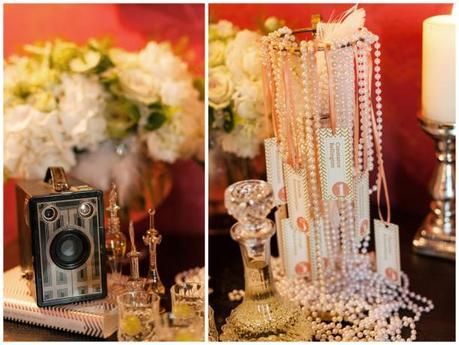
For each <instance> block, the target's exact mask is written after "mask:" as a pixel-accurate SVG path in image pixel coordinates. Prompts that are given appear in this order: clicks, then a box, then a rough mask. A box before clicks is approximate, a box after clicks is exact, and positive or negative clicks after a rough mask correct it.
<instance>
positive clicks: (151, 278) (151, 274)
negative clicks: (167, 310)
mask: <svg viewBox="0 0 459 345" xmlns="http://www.w3.org/2000/svg"><path fill="white" fill-rule="evenodd" d="M148 213H149V215H150V228H149V229H148V230H147V232H146V233H145V235H144V236H143V237H142V239H143V243H144V244H145V245H146V246H148V253H149V257H150V268H149V269H148V275H147V279H146V281H145V290H146V291H147V292H154V293H155V294H157V295H158V296H160V297H163V296H164V294H165V293H166V289H165V287H164V285H163V283H162V282H161V279H160V278H159V273H158V267H157V265H156V257H157V255H156V246H157V245H159V244H160V243H161V238H162V237H161V235H160V234H159V232H158V231H157V230H156V229H155V210H149V211H148Z"/></svg>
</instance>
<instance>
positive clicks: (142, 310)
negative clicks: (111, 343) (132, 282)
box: [117, 291, 159, 341]
mask: <svg viewBox="0 0 459 345" xmlns="http://www.w3.org/2000/svg"><path fill="white" fill-rule="evenodd" d="M117 301H118V340H119V341H150V340H152V339H153V337H154V335H155V321H156V320H157V318H158V317H159V296H158V295H156V294H154V293H148V292H145V291H131V292H126V293H124V294H122V295H120V296H118V298H117Z"/></svg>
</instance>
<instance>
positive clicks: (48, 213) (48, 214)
mask: <svg viewBox="0 0 459 345" xmlns="http://www.w3.org/2000/svg"><path fill="white" fill-rule="evenodd" d="M58 214H59V211H58V210H57V208H55V207H54V206H48V207H46V208H45V209H44V210H43V211H42V217H43V219H44V220H45V221H47V222H52V221H54V220H56V218H57V216H58Z"/></svg>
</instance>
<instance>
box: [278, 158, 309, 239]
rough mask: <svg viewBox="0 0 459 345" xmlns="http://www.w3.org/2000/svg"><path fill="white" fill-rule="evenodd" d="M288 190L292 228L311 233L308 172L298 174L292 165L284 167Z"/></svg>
mask: <svg viewBox="0 0 459 345" xmlns="http://www.w3.org/2000/svg"><path fill="white" fill-rule="evenodd" d="M284 172H285V186H286V190H287V205H288V215H289V219H290V221H291V223H292V227H293V228H294V229H296V230H299V231H304V232H308V231H309V224H308V219H309V214H308V210H309V198H308V193H307V184H306V170H304V169H303V170H301V171H300V172H296V171H295V170H294V169H293V168H292V167H291V166H290V165H288V164H285V165H284Z"/></svg>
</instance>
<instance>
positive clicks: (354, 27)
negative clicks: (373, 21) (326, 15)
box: [317, 5, 365, 42]
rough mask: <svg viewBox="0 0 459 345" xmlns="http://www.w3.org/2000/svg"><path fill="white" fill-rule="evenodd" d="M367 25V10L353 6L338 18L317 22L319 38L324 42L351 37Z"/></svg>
mask: <svg viewBox="0 0 459 345" xmlns="http://www.w3.org/2000/svg"><path fill="white" fill-rule="evenodd" d="M364 25H365V10H364V9H363V8H357V5H354V6H352V7H351V8H350V9H348V10H347V11H345V12H344V13H343V14H341V16H340V17H339V18H338V19H337V20H333V18H330V20H329V21H328V22H327V23H318V24H317V38H318V40H320V41H322V42H330V41H334V40H338V39H343V38H346V37H351V36H352V35H354V34H355V33H356V32H357V31H358V30H360V29H361V28H362V27H363V26H364Z"/></svg>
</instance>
